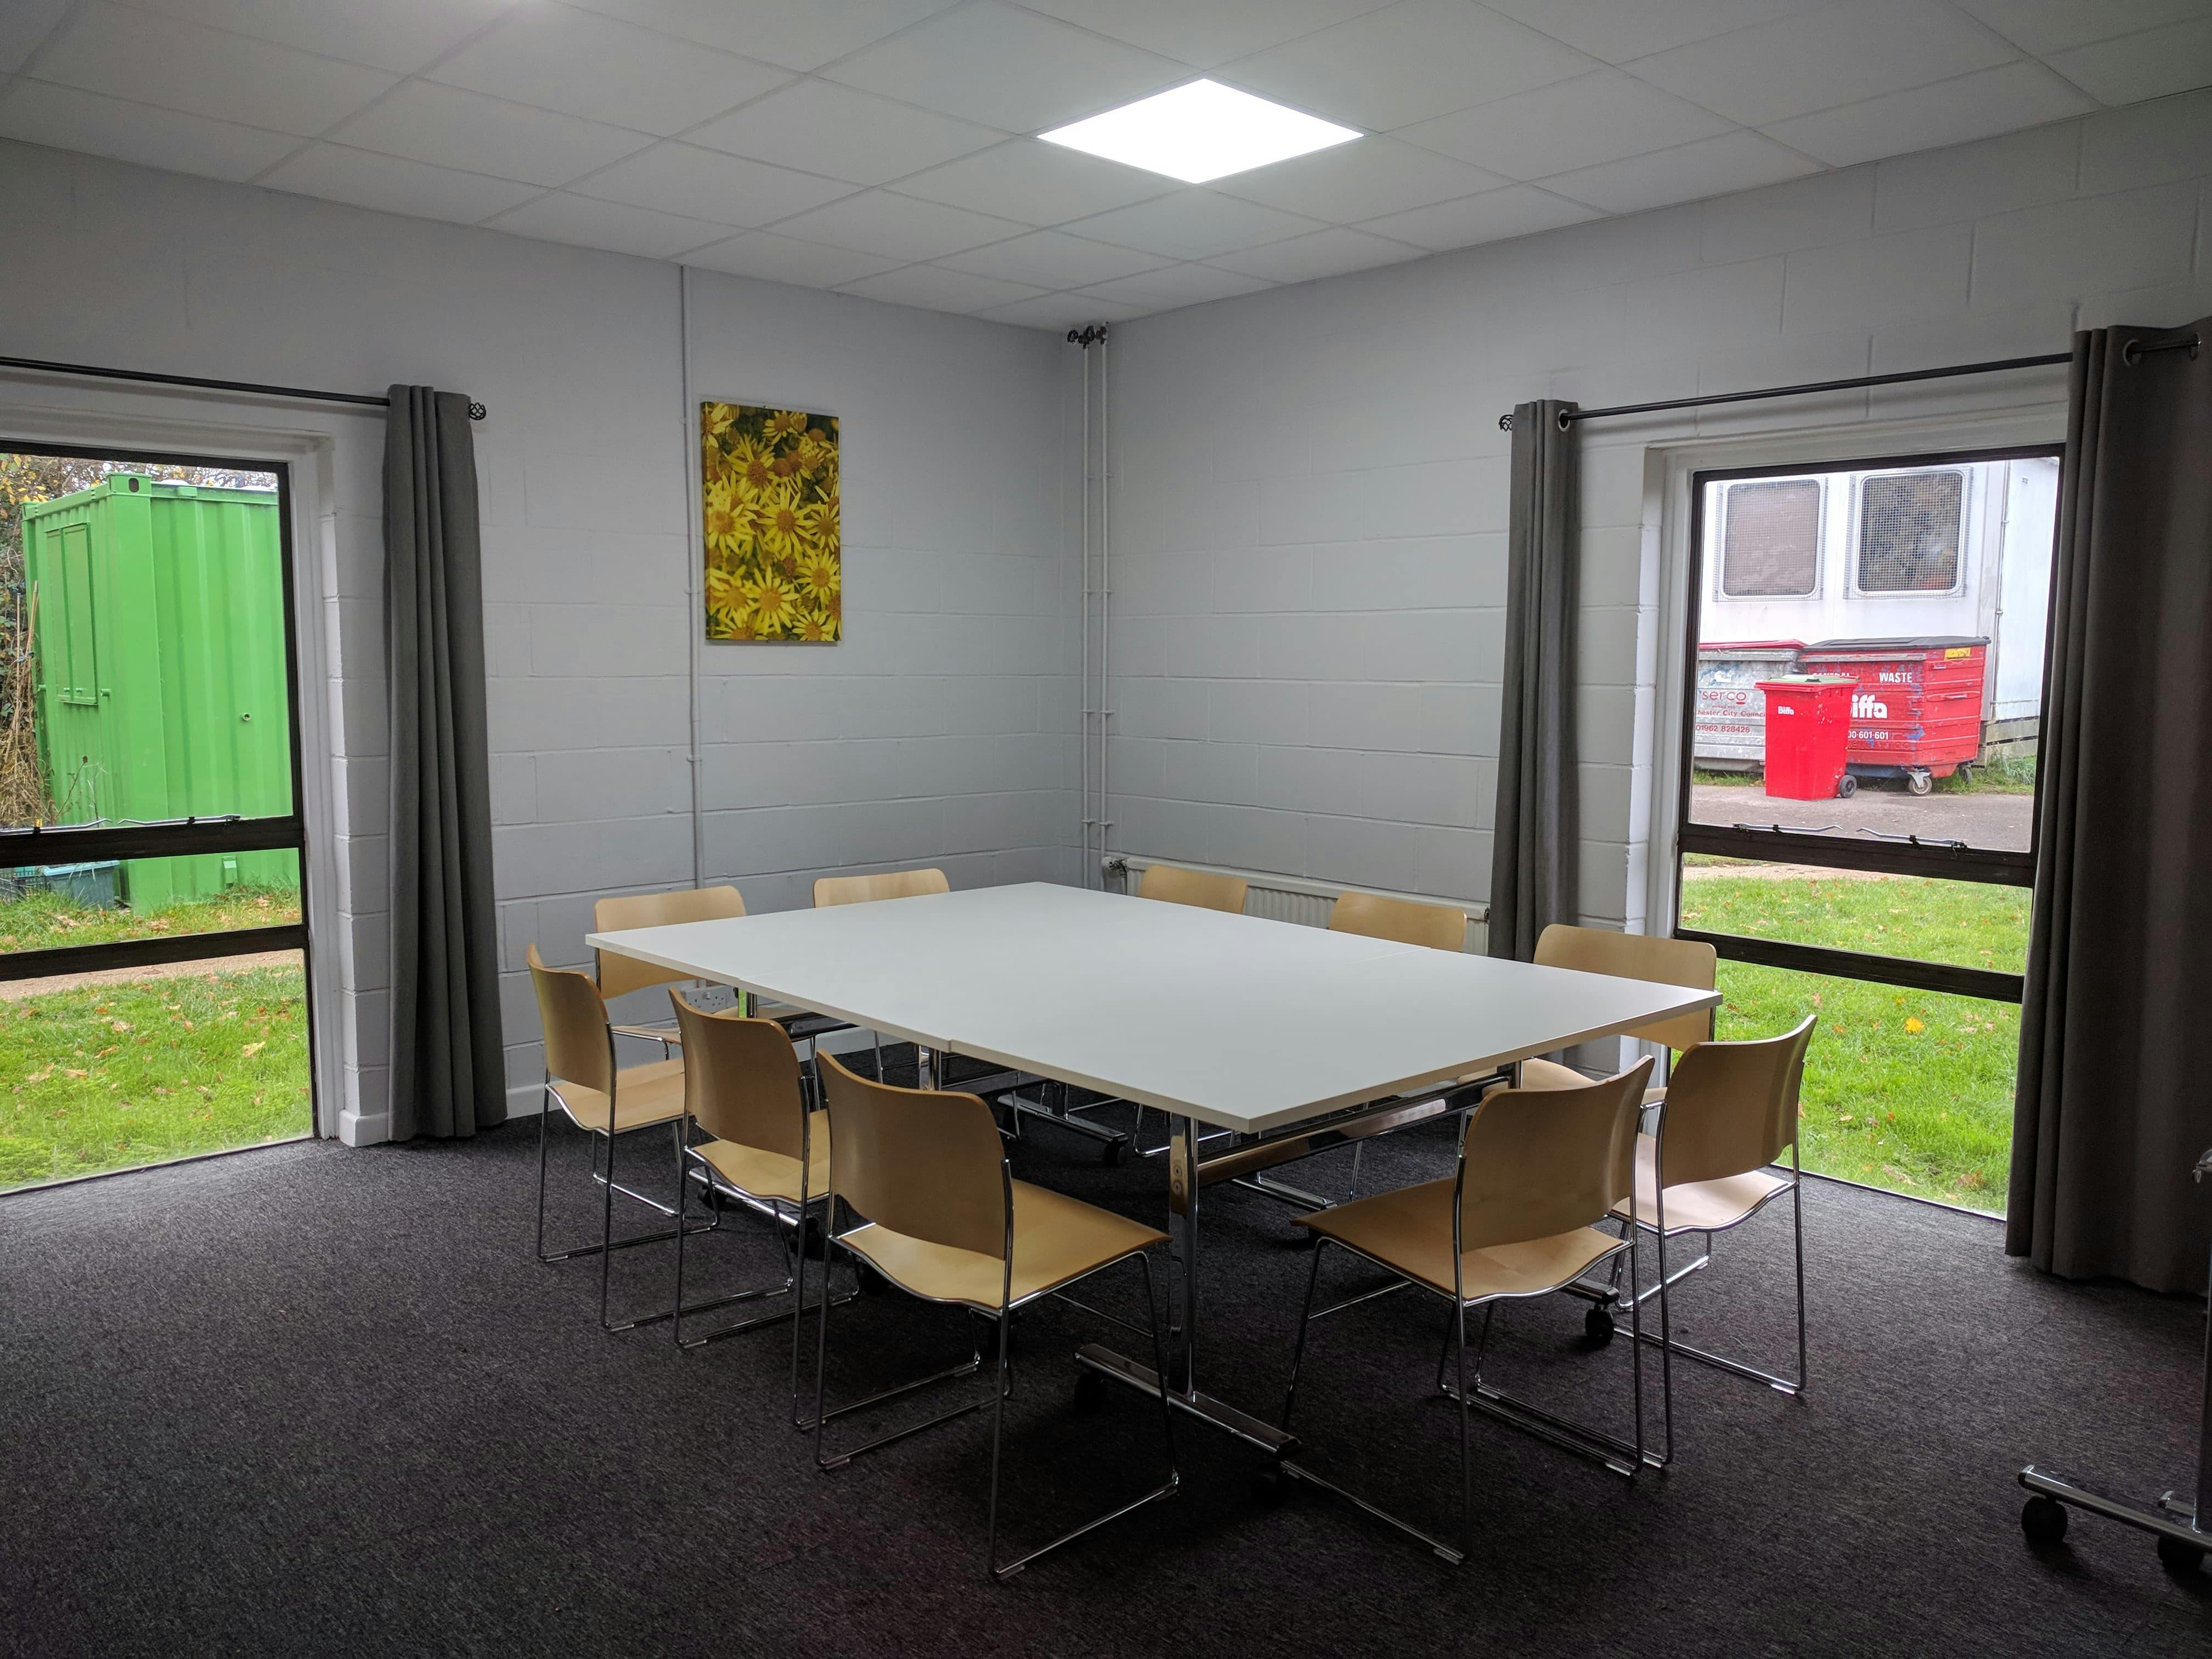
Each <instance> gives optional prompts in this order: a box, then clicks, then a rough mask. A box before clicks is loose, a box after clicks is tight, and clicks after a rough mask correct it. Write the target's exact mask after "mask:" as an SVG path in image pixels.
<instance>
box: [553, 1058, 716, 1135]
mask: <svg viewBox="0 0 2212 1659" xmlns="http://www.w3.org/2000/svg"><path fill="white" fill-rule="evenodd" d="M553 1097H554V1099H556V1100H557V1101H559V1102H560V1103H561V1109H562V1111H564V1112H566V1113H568V1116H569V1117H570V1119H571V1120H572V1121H574V1123H575V1125H576V1127H578V1128H580V1129H591V1130H593V1131H595V1132H596V1133H599V1134H605V1133H606V1132H607V1097H605V1095H603V1094H601V1093H600V1092H599V1091H598V1090H597V1089H586V1087H584V1086H583V1085H581V1084H580V1083H556V1084H555V1085H553ZM683 1115H684V1062H683V1060H681V1059H676V1060H654V1061H653V1063H652V1064H651V1065H649V1066H623V1068H622V1070H620V1071H619V1072H617V1073H615V1126H614V1127H615V1133H617V1134H624V1133H628V1132H629V1131H630V1130H632V1129H645V1128H650V1127H652V1126H653V1125H654V1124H656V1123H667V1122H670V1121H673V1120H674V1119H676V1118H679V1117H681V1116H683Z"/></svg>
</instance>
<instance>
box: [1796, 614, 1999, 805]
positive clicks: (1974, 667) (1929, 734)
mask: <svg viewBox="0 0 2212 1659" xmlns="http://www.w3.org/2000/svg"><path fill="white" fill-rule="evenodd" d="M1989 656H1990V642H1989V641H1987V640H1986V639H1979V638H1976V639H1966V638H1962V637H1959V636H1956V635H1953V636H1949V637H1942V638H1924V639H1907V640H1824V641H1821V642H1820V644H1818V645H1810V646H1808V647H1805V651H1804V654H1803V656H1802V658H1801V659H1800V660H1801V662H1802V665H1803V667H1804V670H1805V671H1806V672H1807V673H1808V674H1843V675H1848V676H1850V678H1851V679H1852V680H1853V681H1854V682H1855V683H1856V684H1857V688H1858V689H1857V691H1856V692H1855V693H1854V694H1853V695H1852V697H1851V720H1850V747H1849V750H1848V752H1847V754H1846V756H1845V761H1846V763H1847V764H1848V765H1849V766H1850V770H1851V772H1852V774H1853V775H1856V776H1858V777H1863V778H1899V777H1901V778H1903V779H1904V780H1905V784H1906V787H1909V788H1910V789H1911V792H1912V793H1914V794H1916V795H1924V794H1926V793H1928V792H1929V789H1930V788H1931V787H1933V781H1934V780H1935V779H1936V778H1945V777H1948V776H1950V775H1951V774H1952V773H1954V772H1955V771H1957V770H1958V769H1960V767H1966V768H1967V769H1972V767H1973V766H1974V765H1975V763H1978V761H1979V760H1980V759H1981V757H1982V688H1983V684H1984V680H1985V678H1987V675H1988V673H1989Z"/></svg>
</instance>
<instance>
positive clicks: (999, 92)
mask: <svg viewBox="0 0 2212 1659" xmlns="http://www.w3.org/2000/svg"><path fill="white" fill-rule="evenodd" d="M823 72H824V74H825V75H827V76H828V77H829V79H830V80H832V81H842V82H844V83H845V84H846V85H848V86H854V87H859V88H861V89H862V90H863V91H866V92H878V93H882V94H884V95H885V96H886V97H892V98H898V99H902V100H904V101H906V102H908V103H909V104H920V105H921V106H923V107H924V108H926V109H933V110H940V111H942V112H944V113H945V114H947V115H957V116H959V117H960V118H962V119H963V120H968V121H980V122H981V123H982V124H983V125H986V126H994V127H1003V128H1005V129H1006V131H1009V132H1037V131H1042V130H1043V129H1045V128H1047V127H1054V126H1059V125H1061V124H1062V123H1064V122H1067V121H1073V120H1076V119H1078V118H1080V117H1083V116H1085V115H1091V114H1095V113H1097V112H1098V111H1100V110H1103V109H1109V108H1112V107H1113V106H1116V105H1119V104H1123V103H1127V102H1128V101H1129V100H1132V99H1135V98H1141V97H1143V96H1144V95H1145V94H1147V93H1152V92H1158V90H1159V89H1160V88H1163V87H1167V86H1172V85H1174V84H1175V83H1176V82H1181V81H1188V80H1189V79H1191V78H1192V76H1191V71H1190V70H1189V68H1188V66H1187V65H1185V64H1178V63H1176V62H1174V61H1172V60H1171V59H1169V58H1157V57H1154V56H1153V55H1152V53H1151V52H1139V50H1137V48H1136V47H1134V46H1122V45H1120V44H1119V43H1117V42H1115V41H1112V40H1101V39H1099V37H1097V35H1095V34H1090V33H1085V31H1083V30H1081V29H1078V28H1071V27H1068V26H1067V25H1066V24H1065V23H1062V22H1060V21H1056V20H1054V19H1053V18H1049V17H1040V16H1038V15H1036V13H1034V12H1028V11H1020V10H1017V9H1015V8H1013V7H1012V6H1007V5H1001V4H1000V3H998V0H975V3H972V4H969V5H964V6H962V7H959V8H958V9H956V10H952V11H949V12H940V13H939V14H938V15H936V16H934V17H932V18H930V19H929V20H927V21H926V22H922V23H920V24H917V25H916V26H915V27H913V28H910V29H908V31H907V32H906V33H903V34H901V35H898V36H896V37H895V38H893V39H891V40H884V41H882V42H879V43H878V44H877V45H875V46H870V47H868V48H867V49H866V51H864V52H857V53H855V54H854V56H853V57H851V58H847V59H845V60H844V61H843V62H842V63H837V64H831V65H830V66H829V68H828V69H827V70H824V71H823Z"/></svg>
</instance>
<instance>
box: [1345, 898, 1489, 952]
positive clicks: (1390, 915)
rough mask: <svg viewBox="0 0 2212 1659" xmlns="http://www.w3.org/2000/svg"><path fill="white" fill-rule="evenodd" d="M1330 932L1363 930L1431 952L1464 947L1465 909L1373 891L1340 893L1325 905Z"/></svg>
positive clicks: (1465, 937) (1372, 935) (1460, 949)
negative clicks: (1421, 902) (1389, 895)
mask: <svg viewBox="0 0 2212 1659" xmlns="http://www.w3.org/2000/svg"><path fill="white" fill-rule="evenodd" d="M1328 927H1329V931H1330V932H1331V933H1364V934H1365V935H1366V936H1367V937H1368V938H1369V939H1394V940H1395V941H1396V942H1397V943H1398V944H1400V945H1426V946H1428V947H1429V949H1431V950H1432V951H1463V950H1465V949H1466V948H1467V912H1466V911H1464V910H1455V909H1453V908H1452V907H1451V906H1450V905H1449V904H1416V903H1414V902H1413V901H1412V900H1411V899H1394V898H1384V897H1383V896H1381V895H1380V894H1376V893H1343V894H1340V895H1339V896H1338V897H1337V901H1336V902H1335V903H1334V904H1332V905H1330V906H1329V908H1328Z"/></svg>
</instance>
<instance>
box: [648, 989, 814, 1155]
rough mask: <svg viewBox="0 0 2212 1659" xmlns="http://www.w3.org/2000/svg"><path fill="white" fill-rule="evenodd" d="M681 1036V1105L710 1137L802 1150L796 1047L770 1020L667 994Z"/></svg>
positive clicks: (778, 1149)
mask: <svg viewBox="0 0 2212 1659" xmlns="http://www.w3.org/2000/svg"><path fill="white" fill-rule="evenodd" d="M668 1000H669V1001H671V1002H672V1003H674V1004H675V1005H676V1024H677V1028H678V1030H679V1031H680V1032H681V1033H682V1035H683V1038H684V1109H685V1110H687V1111H689V1112H690V1114H691V1116H692V1118H693V1119H694V1120H695V1121H696V1122H697V1123H698V1125H699V1127H701V1128H702V1129H704V1130H706V1132H707V1133H708V1134H710V1135H712V1136H714V1139H717V1140H734V1141H736V1142H737V1143H738V1145H739V1146H757V1147H758V1148H759V1149H760V1150H761V1151H763V1152H781V1153H782V1154H783V1155H784V1156H785V1157H786V1158H799V1157H802V1156H804V1155H805V1150H806V1143H805V1139H804V1136H805V1114H806V1104H805V1097H804V1096H803V1095H802V1094H801V1093H800V1091H799V1051H798V1050H797V1049H795V1048H793V1047H792V1046H791V1037H790V1035H789V1034H788V1033H787V1032H786V1031H785V1030H784V1029H783V1027H782V1026H781V1025H779V1024H776V1023H775V1021H774V1020H772V1019H747V1018H744V1016H743V1015H741V1014H738V1013H737V1012H728V1013H710V1012H708V1011H707V1010H706V1009H704V1008H695V1007H693V1006H691V1005H690V1003H688V1002H686V1001H685V1000H684V999H683V998H682V997H681V996H679V995H678V994H676V993H675V992H673V991H671V992H670V993H669V994H668Z"/></svg>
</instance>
